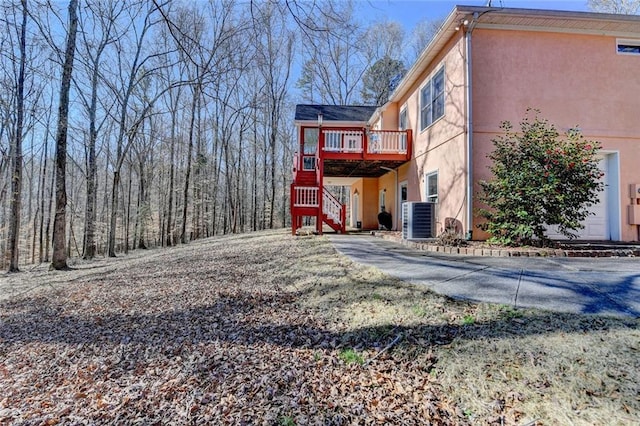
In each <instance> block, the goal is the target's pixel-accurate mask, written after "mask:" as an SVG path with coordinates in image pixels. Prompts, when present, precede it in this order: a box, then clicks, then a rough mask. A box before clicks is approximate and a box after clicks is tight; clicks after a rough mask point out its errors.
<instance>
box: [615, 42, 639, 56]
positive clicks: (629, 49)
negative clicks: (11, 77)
mask: <svg viewBox="0 0 640 426" xmlns="http://www.w3.org/2000/svg"><path fill="white" fill-rule="evenodd" d="M616 52H618V54H619V55H638V56H640V40H624V39H617V40H616Z"/></svg>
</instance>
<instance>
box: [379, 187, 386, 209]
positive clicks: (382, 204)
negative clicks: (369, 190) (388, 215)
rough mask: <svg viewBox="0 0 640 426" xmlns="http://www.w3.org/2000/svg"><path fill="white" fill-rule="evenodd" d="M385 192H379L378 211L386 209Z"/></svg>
mask: <svg viewBox="0 0 640 426" xmlns="http://www.w3.org/2000/svg"><path fill="white" fill-rule="evenodd" d="M386 201H387V190H386V189H383V190H381V191H380V211H385V209H386V208H387V202H386Z"/></svg>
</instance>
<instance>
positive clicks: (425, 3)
mask: <svg viewBox="0 0 640 426" xmlns="http://www.w3.org/2000/svg"><path fill="white" fill-rule="evenodd" d="M356 4H357V5H358V6H359V7H360V11H361V13H362V14H363V20H364V21H368V22H375V21H380V20H384V19H387V20H390V21H398V22H400V23H401V24H402V26H403V27H404V29H405V31H407V32H410V31H411V30H412V29H413V27H414V26H415V25H416V23H418V22H419V21H421V20H424V19H425V18H428V19H442V18H446V17H447V15H448V14H449V12H451V10H452V9H453V7H454V6H456V5H465V6H486V5H487V0H458V1H445V0H356ZM492 6H494V7H500V6H504V7H513V8H523V9H555V10H573V11H587V10H588V8H587V0H560V1H556V0H533V1H529V0H502V1H501V0H492Z"/></svg>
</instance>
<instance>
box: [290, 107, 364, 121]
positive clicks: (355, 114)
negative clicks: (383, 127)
mask: <svg viewBox="0 0 640 426" xmlns="http://www.w3.org/2000/svg"><path fill="white" fill-rule="evenodd" d="M375 110H376V107H375V106H352V105H304V104H302V105H296V118H295V121H313V122H317V121H318V114H322V120H323V121H325V122H326V121H340V122H345V121H355V122H366V121H367V120H369V118H370V117H371V115H372V114H373V113H374V111H375Z"/></svg>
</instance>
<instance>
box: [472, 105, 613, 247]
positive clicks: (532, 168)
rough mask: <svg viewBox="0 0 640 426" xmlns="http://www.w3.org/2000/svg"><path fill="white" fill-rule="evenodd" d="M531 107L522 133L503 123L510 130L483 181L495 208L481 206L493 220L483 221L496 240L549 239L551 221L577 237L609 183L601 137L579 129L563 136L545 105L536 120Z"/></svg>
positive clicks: (498, 141) (498, 140)
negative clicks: (605, 179) (547, 116)
mask: <svg viewBox="0 0 640 426" xmlns="http://www.w3.org/2000/svg"><path fill="white" fill-rule="evenodd" d="M530 111H531V110H530V109H529V110H527V115H526V116H525V118H524V120H523V121H522V122H521V123H520V125H521V132H519V133H516V132H514V131H513V128H512V125H511V123H510V122H508V121H505V122H503V123H502V125H501V128H502V129H503V130H504V132H505V134H504V135H503V136H498V137H497V138H495V139H493V141H492V142H493V144H494V147H495V149H494V151H493V152H492V153H491V154H489V155H488V157H489V159H491V160H492V165H491V166H490V167H489V169H490V170H491V172H492V174H493V179H492V180H490V181H481V182H480V186H481V188H482V191H481V193H480V197H479V199H480V200H481V201H482V202H483V203H485V204H486V205H487V206H488V207H489V208H488V209H481V210H480V215H481V216H482V217H484V218H485V219H486V220H487V221H486V222H485V223H483V224H481V225H479V227H480V228H481V229H483V230H485V231H487V232H488V233H489V234H490V235H491V238H490V239H489V242H492V243H497V244H503V245H515V246H518V245H532V244H540V245H547V244H548V243H549V242H550V241H549V239H548V238H547V236H546V230H547V227H548V226H549V225H557V226H558V231H559V232H560V233H561V234H562V235H564V236H566V237H567V238H569V239H572V238H575V236H576V233H575V231H576V230H578V229H580V228H582V225H581V223H580V222H582V221H583V220H584V219H585V218H586V217H587V216H588V215H589V210H588V208H589V207H590V206H592V205H593V204H594V203H596V202H597V201H598V193H599V192H600V191H602V189H603V186H604V184H603V183H602V181H601V180H600V178H601V177H602V172H601V171H600V169H599V167H598V161H599V160H598V158H597V157H596V154H597V152H598V150H599V149H600V143H599V142H595V141H587V140H585V138H584V137H583V136H582V134H581V133H580V131H579V130H578V129H570V130H569V131H568V132H567V133H566V134H565V135H564V136H562V137H561V136H560V133H559V132H558V131H557V130H556V128H555V126H554V125H552V124H550V123H549V122H548V120H546V119H540V118H539V117H538V115H537V114H538V113H539V111H535V113H536V115H535V119H534V120H533V121H530V120H529V117H528V115H529V112H530Z"/></svg>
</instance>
